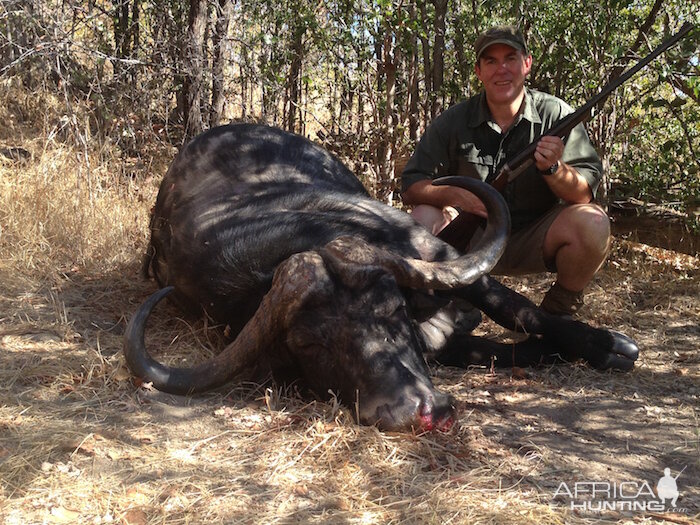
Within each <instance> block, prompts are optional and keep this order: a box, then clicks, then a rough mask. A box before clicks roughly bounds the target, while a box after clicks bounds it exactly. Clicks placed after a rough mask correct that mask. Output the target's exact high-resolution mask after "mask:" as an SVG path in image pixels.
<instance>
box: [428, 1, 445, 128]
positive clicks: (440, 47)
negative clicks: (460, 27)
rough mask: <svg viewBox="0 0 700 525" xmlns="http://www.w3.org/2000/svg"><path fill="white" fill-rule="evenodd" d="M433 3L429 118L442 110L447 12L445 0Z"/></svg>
mask: <svg viewBox="0 0 700 525" xmlns="http://www.w3.org/2000/svg"><path fill="white" fill-rule="evenodd" d="M434 4H435V22H434V29H435V44H434V45H433V93H434V95H433V98H432V105H431V108H430V116H431V118H435V117H437V116H438V114H439V113H440V111H442V106H443V93H442V84H443V81H444V67H445V60H444V57H445V15H446V14H447V0H434Z"/></svg>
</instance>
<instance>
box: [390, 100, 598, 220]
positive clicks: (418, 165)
mask: <svg viewBox="0 0 700 525" xmlns="http://www.w3.org/2000/svg"><path fill="white" fill-rule="evenodd" d="M572 112H573V109H572V108H571V107H570V106H569V105H568V104H566V103H565V102H563V101H562V100H560V99H558V98H556V97H554V96H552V95H548V94H546V93H541V92H539V91H535V90H532V89H527V88H526V89H525V102H524V106H523V110H522V111H521V113H520V115H519V116H518V117H517V118H516V120H515V122H514V123H513V125H512V126H511V127H510V129H508V130H507V131H506V133H505V134H503V133H501V129H500V128H499V126H498V125H497V124H496V123H495V122H493V121H492V120H491V114H490V111H489V109H488V105H487V104H486V96H485V94H484V93H483V92H481V93H480V94H478V95H475V96H473V97H472V98H470V99H468V100H466V101H464V102H461V103H459V104H456V105H454V106H452V107H450V108H449V109H447V110H446V111H444V112H443V113H442V114H441V115H440V116H438V117H437V118H436V119H435V120H434V121H433V122H432V124H431V125H430V126H429V127H428V129H427V130H426V132H425V134H424V135H423V137H422V138H421V140H420V142H419V144H418V147H417V148H416V151H415V152H414V153H413V156H412V157H411V159H410V160H409V161H408V163H407V164H406V167H405V168H404V170H403V173H402V175H401V184H402V191H405V190H406V189H407V188H408V187H409V186H410V185H411V184H413V183H415V182H418V181H419V180H424V179H434V178H438V177H443V176H446V175H467V176H470V177H475V178H476V177H478V178H480V179H481V180H484V181H487V182H490V181H491V180H492V179H493V178H494V177H496V175H497V174H498V172H499V170H500V169H501V167H502V166H503V165H504V164H505V163H506V162H507V161H508V160H509V159H511V158H513V157H514V156H515V155H517V154H518V153H520V151H522V150H523V149H525V148H526V147H527V146H528V145H529V144H530V143H531V142H532V141H533V140H535V139H536V138H537V137H538V136H539V135H541V134H542V133H544V132H546V131H547V130H548V129H549V128H551V127H552V125H553V124H554V123H555V122H556V121H557V120H558V119H560V118H561V117H564V116H566V115H568V114H569V113H572ZM562 161H563V162H565V163H566V164H569V165H571V166H573V167H574V168H576V170H577V171H578V172H579V174H580V175H581V176H583V177H584V178H585V179H586V181H587V182H588V185H589V186H590V188H591V192H592V193H593V195H595V192H596V190H597V188H598V185H599V184H600V179H601V177H602V173H603V167H602V164H601V162H600V158H599V157H598V154H597V153H596V151H595V149H594V148H593V145H592V144H591V142H590V140H589V139H588V135H587V134H586V130H585V128H584V126H583V124H579V125H578V126H576V127H575V128H574V129H573V130H572V132H571V133H570V134H569V136H568V137H567V138H566V139H565V148H564V155H563V157H562ZM503 194H504V197H505V199H506V202H507V203H508V207H509V209H510V213H511V221H512V228H513V231H517V230H519V229H521V228H523V227H525V226H527V225H528V224H529V223H531V222H532V221H534V220H536V219H537V218H538V217H541V216H542V215H544V214H545V213H546V212H547V211H549V210H550V209H551V208H552V207H553V206H554V205H556V204H557V203H558V202H560V201H559V199H558V198H557V197H556V196H555V195H554V194H553V193H552V191H551V190H550V189H549V186H548V185H547V183H546V182H545V181H544V180H543V178H542V175H541V174H539V173H538V172H537V169H536V168H535V166H534V165H533V166H532V167H531V168H529V169H527V170H526V171H525V172H523V173H522V174H521V175H520V176H519V177H517V178H516V179H515V180H513V181H512V182H510V183H509V184H508V185H507V186H506V188H505V191H504V193H503Z"/></svg>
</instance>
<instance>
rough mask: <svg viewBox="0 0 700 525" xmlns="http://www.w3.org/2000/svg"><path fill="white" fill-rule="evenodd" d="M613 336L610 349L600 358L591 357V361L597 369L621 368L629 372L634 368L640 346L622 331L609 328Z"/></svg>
mask: <svg viewBox="0 0 700 525" xmlns="http://www.w3.org/2000/svg"><path fill="white" fill-rule="evenodd" d="M609 333H610V336H611V337H612V344H611V346H610V350H609V351H608V352H605V353H604V354H603V355H601V356H600V358H599V359H598V358H596V359H591V360H589V363H590V365H591V366H593V367H594V368H596V369H597V370H619V371H621V372H629V371H630V370H632V369H633V368H634V362H635V361H636V360H637V358H638V357H639V347H638V346H637V343H636V342H635V341H634V339H632V338H631V337H628V336H626V335H625V334H622V333H620V332H616V331H614V330H609Z"/></svg>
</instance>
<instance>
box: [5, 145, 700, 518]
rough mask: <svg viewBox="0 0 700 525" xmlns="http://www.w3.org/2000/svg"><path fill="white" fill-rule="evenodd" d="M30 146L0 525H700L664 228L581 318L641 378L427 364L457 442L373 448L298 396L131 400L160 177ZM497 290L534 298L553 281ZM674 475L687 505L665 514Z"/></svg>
mask: <svg viewBox="0 0 700 525" xmlns="http://www.w3.org/2000/svg"><path fill="white" fill-rule="evenodd" d="M42 140H43V139H42ZM25 146H26V147H27V148H29V149H32V147H33V146H34V149H33V150H32V151H33V152H34V154H35V155H37V156H38V155H42V157H41V160H40V161H38V160H37V162H35V164H30V165H29V166H27V165H20V166H10V167H9V168H3V166H0V190H2V192H0V520H2V523H5V524H8V525H10V524H11V525H14V524H22V525H24V524H40V523H41V524H43V523H81V524H82V523H88V524H96V525H97V524H107V523H118V524H131V525H137V524H139V525H140V524H157V523H158V524H197V523H251V524H253V523H255V524H257V523H260V524H268V523H285V524H286V523H347V524H355V523H358V524H359V523H362V524H365V523H366V524H370V523H377V524H386V523H390V524H398V523H434V524H443V523H468V524H486V523H493V524H501V523H513V524H542V523H548V524H549V523H552V524H564V523H566V524H569V523H657V522H658V523H662V522H667V523H681V524H686V523H688V524H689V523H698V522H699V521H698V520H699V517H700V422H699V421H698V419H699V416H700V409H699V407H700V403H699V399H700V269H699V268H700V264H699V263H700V259H699V258H698V257H697V256H695V255H691V254H688V253H683V252H682V251H674V250H673V249H666V248H669V241H670V237H671V236H670V234H668V232H667V231H666V230H663V232H662V234H661V235H656V237H655V238H654V239H652V238H649V237H648V236H645V237H644V239H641V238H640V237H639V236H638V235H637V234H636V233H635V232H629V231H626V230H624V229H619V230H618V231H616V235H615V240H614V246H613V250H612V253H611V255H610V258H609V260H608V262H607V263H606V265H605V267H604V268H603V270H602V271H601V272H600V274H599V275H598V276H597V277H596V279H595V282H594V283H593V285H592V286H591V288H590V290H589V294H588V297H587V303H588V308H587V311H585V312H584V314H583V317H584V318H585V319H587V320H588V321H589V322H591V323H592V324H594V325H602V326H607V327H612V328H615V329H617V330H620V331H622V332H624V333H626V334H628V335H630V336H632V337H634V338H635V339H636V340H637V341H638V342H639V345H640V347H641V357H640V359H639V361H638V364H637V366H636V368H635V369H634V371H632V372H631V373H628V374H619V373H601V372H597V371H594V370H591V369H589V368H588V367H587V366H585V365H583V364H580V363H576V364H569V365H558V366H552V367H548V368H538V369H528V370H510V369H508V370H496V371H495V372H492V371H490V370H488V369H483V368H474V369H471V370H458V369H453V368H447V367H435V368H434V369H433V372H434V378H435V382H436V384H437V385H438V387H439V388H441V389H442V390H444V391H446V392H449V393H451V394H452V395H453V396H454V397H455V398H456V399H457V404H458V409H459V412H460V418H459V422H458V424H456V425H455V426H454V428H453V429H452V430H451V431H450V432H448V433H436V432H434V433H426V434H420V435H418V434H415V433H382V432H379V431H378V430H377V429H375V428H373V427H363V426H358V425H357V424H355V422H354V416H353V413H352V410H350V409H347V408H344V407H342V406H340V405H339V404H338V403H337V402H335V401H333V400H331V402H321V401H318V400H314V399H309V398H304V397H302V396H300V395H298V393H297V392H296V391H295V389H294V386H293V385H292V386H280V385H274V384H256V383H250V382H245V381H242V382H239V383H232V384H230V385H228V386H227V387H225V388H222V389H221V390H219V391H218V392H214V393H211V394H207V395H200V396H195V397H177V396H171V395H165V394H162V393H159V392H156V391H153V390H151V389H149V388H148V387H147V385H139V384H136V383H135V382H134V381H133V379H132V377H131V375H130V374H129V372H128V370H127V369H126V368H125V366H124V360H123V357H122V354H121V346H122V333H123V330H124V328H125V326H126V322H127V320H128V318H129V317H130V316H131V314H132V313H133V312H134V310H135V309H136V307H137V305H138V304H140V303H141V301H142V300H143V299H144V298H145V297H146V296H148V295H149V294H150V293H151V292H152V291H154V289H155V284H154V283H153V282H151V281H146V280H144V279H143V278H141V277H140V275H139V274H140V272H139V267H140V255H141V253H143V250H144V247H145V242H146V238H147V223H148V219H147V215H148V209H149V208H150V206H151V203H152V202H153V200H154V196H155V191H156V189H157V182H158V177H157V176H156V175H153V174H157V173H163V172H164V169H165V165H167V162H166V160H167V159H164V160H163V161H162V163H161V164H160V165H155V164H149V163H145V165H144V166H143V167H142V168H138V169H141V170H142V171H143V172H145V173H150V175H148V176H147V177H146V176H144V177H141V178H139V175H138V174H136V175H134V174H133V173H132V171H130V170H131V168H130V167H129V166H126V167H125V166H124V165H122V167H121V168H120V171H115V170H114V169H112V164H110V163H109V162H106V163H105V164H104V167H102V165H98V164H96V163H95V162H93V163H92V164H89V165H88V163H86V162H85V159H84V158H82V159H81V158H80V155H79V154H76V153H75V152H74V151H70V150H68V151H64V150H63V149H61V147H54V146H51V145H49V147H47V146H46V144H45V142H43V141H39V140H37V143H36V145H34V144H33V143H32V142H31V141H28V142H27V143H25ZM51 148H54V149H51ZM37 152H38V153H37ZM41 152H43V153H41ZM76 158H77V159H78V160H76ZM154 158H155V157H154ZM149 162H150V161H149ZM85 166H87V167H85ZM134 169H136V168H134ZM68 174H71V176H73V175H75V177H74V178H70V177H68ZM125 181H126V182H125ZM645 235H646V234H645ZM640 240H642V241H643V242H644V243H645V244H642V243H640V242H639V241H640ZM655 244H656V245H655ZM657 245H658V246H657ZM660 246H666V248H664V247H660ZM684 246H685V245H684ZM695 246H697V245H695ZM672 247H673V246H672ZM686 251H688V250H686ZM693 253H695V252H693ZM507 282H508V283H509V284H510V285H512V286H514V287H515V288H516V289H518V290H519V291H520V292H522V293H523V294H525V295H527V296H529V297H531V298H532V299H534V300H539V299H540V298H541V296H542V294H543V293H544V291H545V290H546V289H547V288H548V286H549V284H550V277H549V276H547V275H536V276H531V277H528V278H523V279H518V280H515V279H508V280H507ZM478 330H479V332H480V333H481V334H484V335H488V336H502V335H504V334H503V332H502V330H500V329H499V328H498V327H496V326H495V325H493V324H492V323H490V322H485V323H483V325H482V326H481V327H479V329H478ZM148 334H149V336H148V338H147V345H148V346H149V347H150V348H152V349H154V350H156V352H155V353H156V354H157V355H158V357H159V358H161V359H163V360H165V361H167V362H169V363H171V364H173V363H176V364H191V363H194V362H197V361H200V360H202V359H204V358H206V357H207V356H208V355H212V353H213V352H215V351H217V349H220V348H221V335H220V332H219V331H218V329H217V328H216V327H210V326H207V325H206V324H204V323H203V322H202V321H197V320H192V319H185V318H183V317H182V316H181V314H180V313H179V312H178V311H176V310H175V309H174V308H173V307H171V306H168V305H164V306H159V308H158V309H157V310H156V312H155V313H154V315H153V316H152V318H151V320H150V324H149V329H148ZM665 468H669V469H670V474H671V476H672V477H677V479H676V483H677V489H678V492H679V497H678V499H677V502H676V504H675V506H673V507H672V506H671V503H670V501H667V502H666V505H662V506H661V507H660V508H659V506H658V500H657V489H656V484H657V482H658V481H659V479H660V478H661V477H662V476H664V469H665ZM592 483H595V485H592ZM633 504H634V506H633ZM605 505H607V507H605ZM597 506H598V507H597ZM601 508H602V509H603V510H598V509H601Z"/></svg>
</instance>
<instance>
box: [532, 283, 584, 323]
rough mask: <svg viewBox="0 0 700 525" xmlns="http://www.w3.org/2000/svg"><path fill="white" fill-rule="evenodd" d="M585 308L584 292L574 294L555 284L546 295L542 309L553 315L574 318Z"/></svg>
mask: <svg viewBox="0 0 700 525" xmlns="http://www.w3.org/2000/svg"><path fill="white" fill-rule="evenodd" d="M582 307H583V292H582V291H581V292H572V291H571V290H567V289H566V288H564V287H563V286H561V285H560V284H559V283H558V282H555V283H554V284H553V285H552V287H551V288H550V289H549V290H548V291H547V293H546V294H545V295H544V299H542V302H541V303H540V308H542V309H543V310H544V311H546V312H548V313H550V314H553V315H568V316H570V317H573V315H574V314H577V313H579V312H580V310H581V308H582Z"/></svg>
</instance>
